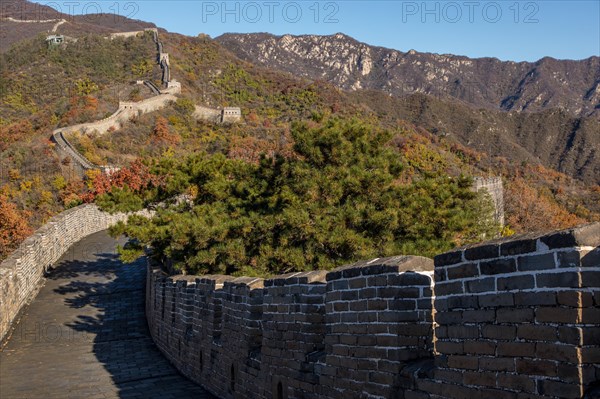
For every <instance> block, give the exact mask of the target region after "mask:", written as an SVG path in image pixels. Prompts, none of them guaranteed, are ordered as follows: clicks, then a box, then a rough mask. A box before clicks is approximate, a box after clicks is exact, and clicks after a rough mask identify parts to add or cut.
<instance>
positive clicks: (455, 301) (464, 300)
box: [447, 295, 478, 309]
mask: <svg viewBox="0 0 600 399" xmlns="http://www.w3.org/2000/svg"><path fill="white" fill-rule="evenodd" d="M447 304H448V308H449V309H474V308H477V307H478V302H477V297H476V296H471V295H470V296H464V295H461V296H451V297H448V299H447Z"/></svg>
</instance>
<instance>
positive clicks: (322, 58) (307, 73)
mask: <svg viewBox="0 0 600 399" xmlns="http://www.w3.org/2000/svg"><path fill="white" fill-rule="evenodd" d="M215 40H216V41H217V42H219V43H220V44H222V45H223V46H224V47H226V48H228V49H229V50H231V51H232V52H233V53H234V54H235V55H237V56H238V57H240V58H242V59H244V60H246V61H249V62H253V63H258V64H260V65H264V66H267V67H273V68H278V69H281V70H284V71H287V72H290V73H292V74H294V75H297V76H303V77H307V78H312V79H323V80H327V81H330V82H332V83H334V84H335V85H337V86H338V87H340V88H342V89H345V90H359V89H375V90H381V91H384V92H386V93H388V94H391V95H395V96H400V95H406V94H410V93H413V92H421V93H424V94H429V95H434V96H440V97H449V98H456V99H459V100H463V101H465V102H467V103H469V104H472V105H474V106H476V107H482V108H491V109H500V110H503V111H519V112H523V111H524V112H536V111H541V110H543V109H548V108H562V109H565V110H566V111H567V112H569V113H571V114H573V115H576V116H591V115H594V116H597V115H600V57H597V56H591V57H588V58H586V59H583V60H557V59H554V58H552V57H543V58H541V59H540V60H538V61H535V62H526V61H521V62H515V61H501V60H499V59H497V58H492V57H484V58H469V57H466V56H456V55H450V54H436V53H420V52H417V51H414V50H410V51H408V52H402V51H400V50H394V49H389V48H385V47H381V46H371V45H369V44H367V43H363V42H360V41H358V40H356V39H354V38H352V37H350V36H348V35H345V34H343V33H337V34H334V35H325V36H320V35H298V36H295V35H289V34H288V35H281V36H276V35H272V34H269V33H251V34H236V33H226V34H224V35H221V36H219V37H217V38H215ZM573 75H575V76H573ZM567 78H568V80H567ZM572 82H575V85H573V84H572Z"/></svg>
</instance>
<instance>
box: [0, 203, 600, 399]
mask: <svg viewBox="0 0 600 399" xmlns="http://www.w3.org/2000/svg"><path fill="white" fill-rule="evenodd" d="M126 218H127V215H124V214H118V215H109V214H106V213H104V212H101V211H99V210H98V208H97V207H96V206H95V205H82V206H79V207H77V208H73V209H71V210H68V211H66V212H63V213H62V214H60V215H58V216H56V217H55V218H53V219H52V220H51V221H50V222H49V223H48V224H47V225H45V226H44V227H42V228H41V229H39V230H38V231H37V232H36V233H35V234H34V235H33V236H32V237H30V238H28V239H27V240H26V241H25V242H24V243H23V244H22V245H21V246H20V247H19V249H18V250H17V251H16V252H15V253H13V254H12V255H11V256H10V257H9V258H8V259H6V260H5V261H3V262H2V264H1V265H0V288H1V289H0V308H1V309H2V312H1V313H0V314H1V318H0V337H4V336H6V335H7V334H9V332H10V326H11V323H12V322H13V321H14V319H15V317H17V315H18V314H19V312H20V310H21V309H22V308H23V306H24V305H25V304H26V303H27V301H28V300H30V299H31V298H33V297H34V296H35V294H36V292H37V289H38V287H39V285H40V282H41V281H43V275H44V272H45V270H46V269H47V268H48V267H49V266H50V265H52V264H53V263H54V262H56V260H57V259H59V258H60V257H61V255H63V254H65V253H68V250H69V246H70V245H71V244H72V243H74V242H76V241H78V240H80V239H82V238H84V237H86V236H87V235H89V234H91V233H94V232H97V231H100V230H103V229H106V228H107V227H109V226H110V225H112V224H114V223H115V222H116V221H118V220H124V219H126ZM89 250H91V251H93V248H91V249H89ZM76 255H77V254H73V256H74V257H76ZM146 314H147V319H148V323H149V327H150V332H151V335H152V337H153V339H154V341H155V342H156V344H157V345H158V347H159V348H160V350H161V351H162V352H163V353H164V354H165V356H167V358H168V359H169V360H170V361H171V362H172V363H173V364H174V365H175V367H177V369H179V370H180V372H181V373H183V374H184V375H185V376H187V377H188V378H190V379H192V380H193V381H195V382H197V383H198V384H200V385H202V386H203V387H205V388H206V389H208V390H209V391H211V392H212V393H213V394H215V395H216V396H217V397H219V398H223V399H228V398H268V399H282V398H316V399H325V398H349V397H351V398H405V399H426V398H429V399H440V398H454V399H458V398H476V397H485V398H501V399H502V398H506V399H520V398H540V399H549V398H565V399H566V398H586V399H587V398H590V399H591V398H597V397H598V396H597V395H598V394H599V392H598V388H599V387H600V386H599V383H600V335H599V334H600V327H599V322H598V321H599V320H600V223H595V224H589V225H584V226H580V227H577V228H573V229H568V230H565V231H560V232H552V233H547V234H542V235H529V236H522V237H516V238H510V239H504V240H498V241H490V242H485V243H482V244H478V245H474V246H470V247H466V248H460V249H456V250H453V251H451V252H448V253H444V254H440V255H438V256H436V257H435V259H434V260H431V259H428V258H422V257H414V256H397V257H393V258H385V259H372V260H369V261H364V262H359V263H357V264H353V265H348V266H345V267H341V268H338V269H335V270H333V271H329V272H326V271H315V272H308V273H294V274H289V275H284V276H276V277H273V278H269V279H260V278H248V277H237V278H236V277H231V276H182V275H180V276H168V275H166V274H165V273H164V272H163V271H162V270H161V268H159V267H158V266H157V265H149V266H148V274H147V284H146ZM481 395H483V396H481Z"/></svg>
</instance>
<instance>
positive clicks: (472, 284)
mask: <svg viewBox="0 0 600 399" xmlns="http://www.w3.org/2000/svg"><path fill="white" fill-rule="evenodd" d="M495 290H496V279H495V278H493V277H487V278H478V279H476V280H470V281H466V282H465V292H468V293H480V292H490V291H495ZM435 291H436V295H438V294H437V286H436V289H435Z"/></svg>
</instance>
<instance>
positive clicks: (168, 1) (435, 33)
mask: <svg viewBox="0 0 600 399" xmlns="http://www.w3.org/2000/svg"><path fill="white" fill-rule="evenodd" d="M38 2H39V3H42V4H48V5H51V6H54V8H57V5H58V6H59V7H61V6H62V7H63V8H64V9H63V10H62V11H63V12H65V11H68V8H67V7H71V8H70V9H71V10H74V12H75V13H82V12H84V13H85V12H86V11H87V12H94V10H97V9H101V10H102V11H103V12H109V13H115V12H117V13H119V14H120V15H125V16H130V17H133V18H136V19H141V20H145V21H151V22H154V23H156V24H157V25H158V26H160V27H163V28H165V29H167V30H169V31H172V32H178V33H183V34H186V35H197V34H199V33H207V34H209V35H210V36H212V37H216V36H218V35H220V34H222V33H225V32H270V33H274V34H278V35H281V34H285V33H291V34H306V33H314V34H332V33H337V32H343V33H346V34H348V35H350V36H353V37H354V38H356V39H358V40H360V41H363V42H366V43H369V44H373V45H380V46H385V47H390V48H394V49H398V50H401V51H408V50H410V49H415V50H417V51H422V52H434V53H451V54H458V55H466V56H469V57H486V56H490V57H497V58H500V59H502V60H514V61H534V60H537V59H539V58H542V57H544V56H551V57H554V58H560V59H565V58H568V59H582V58H587V57H589V56H592V55H600V0H585V1H579V0H573V1H564V0H538V1H516V0H497V1H470V0H464V1H431V0H428V1H378V0H375V1H364V0H343V1H314V0H307V1H302V0H300V1H298V0H297V1H279V0H264V1H261V0H257V1H199V0H183V1H181V0H142V1H114V0H105V1H95V2H93V1H84V2H81V3H78V2H76V1H65V2H64V3H63V2H61V1H53V2H50V1H48V2H42V1H38ZM69 3H70V4H71V5H68V4H69ZM72 4H76V5H72Z"/></svg>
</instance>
